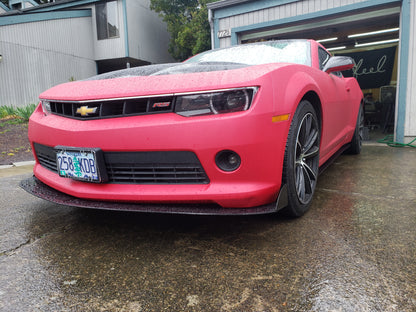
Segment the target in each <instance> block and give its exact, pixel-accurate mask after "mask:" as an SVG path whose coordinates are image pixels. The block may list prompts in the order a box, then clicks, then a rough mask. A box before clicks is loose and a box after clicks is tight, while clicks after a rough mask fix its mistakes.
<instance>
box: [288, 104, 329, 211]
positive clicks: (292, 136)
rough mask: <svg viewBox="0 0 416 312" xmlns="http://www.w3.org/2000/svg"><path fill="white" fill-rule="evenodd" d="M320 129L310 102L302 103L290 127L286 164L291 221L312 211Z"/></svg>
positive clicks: (317, 168) (317, 169)
mask: <svg viewBox="0 0 416 312" xmlns="http://www.w3.org/2000/svg"><path fill="white" fill-rule="evenodd" d="M320 137H321V133H320V127H319V122H318V118H317V115H316V111H315V109H314V108H313V106H312V104H311V103H310V102H309V101H306V100H304V101H301V102H300V103H299V106H298V107H297V109H296V112H295V115H294V116H293V119H292V123H291V124H290V129H289V134H288V138H287V142H286V150H285V157H284V163H283V177H282V182H283V184H286V185H287V190H288V206H287V207H285V208H284V209H283V212H284V213H285V214H286V215H288V216H290V217H300V216H302V215H303V214H304V213H305V212H306V211H307V210H308V209H309V207H310V205H311V202H312V198H313V194H314V192H315V188H316V183H317V180H318V171H319V143H320Z"/></svg>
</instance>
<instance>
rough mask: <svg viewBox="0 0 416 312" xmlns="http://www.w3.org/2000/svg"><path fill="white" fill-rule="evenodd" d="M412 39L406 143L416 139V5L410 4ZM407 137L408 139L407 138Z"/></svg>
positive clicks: (412, 2)
mask: <svg viewBox="0 0 416 312" xmlns="http://www.w3.org/2000/svg"><path fill="white" fill-rule="evenodd" d="M410 7H411V11H410V38H409V52H408V53H409V63H408V68H409V72H408V77H407V93H406V119H405V127H404V129H405V132H404V136H405V142H410V141H411V139H413V138H415V137H416V118H415V116H416V90H415V85H416V40H415V36H416V4H415V2H414V1H411V2H410ZM406 137H407V138H406Z"/></svg>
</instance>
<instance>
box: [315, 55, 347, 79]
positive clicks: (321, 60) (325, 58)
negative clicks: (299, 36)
mask: <svg viewBox="0 0 416 312" xmlns="http://www.w3.org/2000/svg"><path fill="white" fill-rule="evenodd" d="M318 56H319V69H320V70H323V69H324V67H325V64H326V63H327V62H328V60H329V59H330V57H331V55H330V54H329V53H328V52H326V51H325V50H324V49H322V48H319V50H318ZM331 74H332V75H335V76H337V77H340V78H341V77H342V73H341V72H333V73H331Z"/></svg>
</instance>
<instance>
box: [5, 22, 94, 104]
mask: <svg viewBox="0 0 416 312" xmlns="http://www.w3.org/2000/svg"><path fill="white" fill-rule="evenodd" d="M90 29H91V18H90V17H83V18H69V19H61V20H49V21H42V22H33V23H24V24H16V25H8V26H2V27H0V54H2V56H3V60H2V62H0V94H1V96H0V105H13V106H24V105H27V104H30V103H36V102H37V101H38V95H39V93H41V92H42V91H44V90H46V89H48V88H50V87H52V86H53V85H56V84H58V83H63V82H67V81H69V80H71V79H83V78H86V77H89V76H92V75H94V74H95V73H96V65H95V61H94V53H93V51H94V49H93V46H92V40H91V39H92V38H91V37H92V34H91V31H86V30H90Z"/></svg>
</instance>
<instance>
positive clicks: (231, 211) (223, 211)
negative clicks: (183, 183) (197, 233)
mask: <svg viewBox="0 0 416 312" xmlns="http://www.w3.org/2000/svg"><path fill="white" fill-rule="evenodd" d="M20 187H21V188H23V189H24V190H25V191H27V192H28V193H30V194H32V195H34V196H37V197H39V198H42V199H44V200H47V201H50V202H53V203H56V204H60V205H65V206H71V207H80V208H92V209H104V210H119V211H137V212H146V213H164V214H187V215H224V216H227V215H258V214H268V213H274V212H277V211H278V210H279V209H280V208H281V205H277V204H276V202H273V203H270V204H267V205H262V206H258V207H250V208H223V207H221V206H219V205H216V204H165V203H162V204H147V203H130V202H129V203H126V202H110V201H96V200H88V199H82V198H77V197H74V196H71V195H68V194H65V193H62V192H60V191H57V190H55V189H53V188H51V187H49V186H48V185H46V184H44V183H43V182H41V181H40V180H39V179H37V178H36V177H34V176H32V177H30V178H28V179H25V180H22V181H21V182H20ZM280 195H282V194H280ZM279 198H280V196H279Z"/></svg>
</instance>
